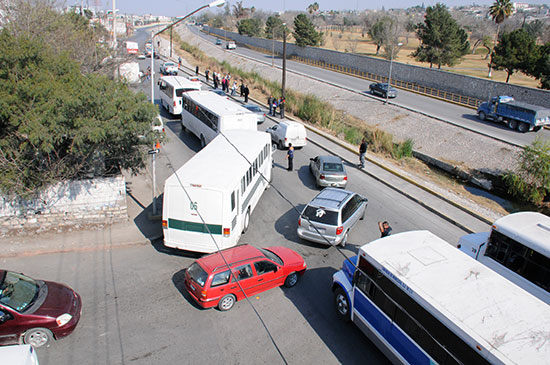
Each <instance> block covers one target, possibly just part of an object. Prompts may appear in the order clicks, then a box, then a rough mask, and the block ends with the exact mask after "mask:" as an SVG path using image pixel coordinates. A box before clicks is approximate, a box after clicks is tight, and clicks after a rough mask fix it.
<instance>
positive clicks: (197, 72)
mask: <svg viewBox="0 0 550 365" xmlns="http://www.w3.org/2000/svg"><path fill="white" fill-rule="evenodd" d="M195 75H197V76H198V75H199V66H197V67H195Z"/></svg>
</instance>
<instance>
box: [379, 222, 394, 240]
mask: <svg viewBox="0 0 550 365" xmlns="http://www.w3.org/2000/svg"><path fill="white" fill-rule="evenodd" d="M378 228H379V229H380V238H382V237H386V236H389V235H390V234H391V227H390V224H389V223H388V221H384V222H378Z"/></svg>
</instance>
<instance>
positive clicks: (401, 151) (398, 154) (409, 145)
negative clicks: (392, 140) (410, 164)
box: [392, 138, 414, 160]
mask: <svg viewBox="0 0 550 365" xmlns="http://www.w3.org/2000/svg"><path fill="white" fill-rule="evenodd" d="M413 146H414V141H413V140H412V139H410V138H409V139H407V140H406V141H405V142H402V143H398V144H396V145H394V146H393V150H392V157H393V158H395V159H397V160H400V159H402V158H406V157H412V152H413Z"/></svg>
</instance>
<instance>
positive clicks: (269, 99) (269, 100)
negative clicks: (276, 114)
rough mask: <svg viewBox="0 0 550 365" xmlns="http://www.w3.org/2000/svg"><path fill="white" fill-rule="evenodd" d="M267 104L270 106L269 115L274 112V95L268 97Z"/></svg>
mask: <svg viewBox="0 0 550 365" xmlns="http://www.w3.org/2000/svg"><path fill="white" fill-rule="evenodd" d="M267 106H269V115H271V114H273V95H269V98H267Z"/></svg>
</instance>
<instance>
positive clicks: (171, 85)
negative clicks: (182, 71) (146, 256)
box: [158, 76, 201, 116]
mask: <svg viewBox="0 0 550 365" xmlns="http://www.w3.org/2000/svg"><path fill="white" fill-rule="evenodd" d="M158 84H159V89H160V93H159V95H160V105H161V106H163V107H164V109H166V110H167V111H168V112H169V113H170V114H172V115H178V116H181V112H182V111H183V99H182V98H183V94H185V93H187V92H189V91H200V89H201V84H200V82H199V83H197V82H193V81H190V80H189V79H187V78H185V77H183V76H163V77H161V78H160V79H159V82H158Z"/></svg>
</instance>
